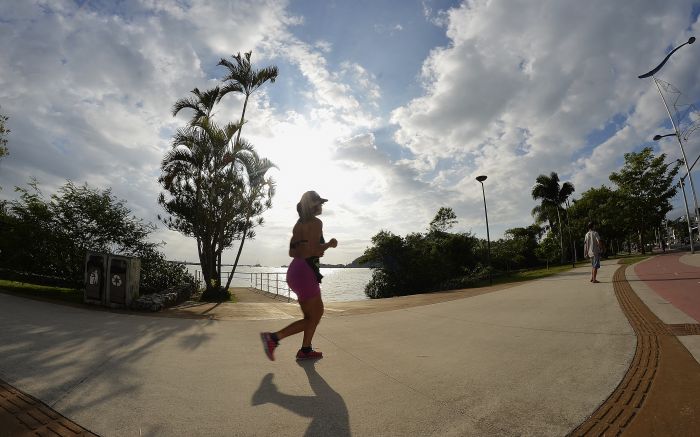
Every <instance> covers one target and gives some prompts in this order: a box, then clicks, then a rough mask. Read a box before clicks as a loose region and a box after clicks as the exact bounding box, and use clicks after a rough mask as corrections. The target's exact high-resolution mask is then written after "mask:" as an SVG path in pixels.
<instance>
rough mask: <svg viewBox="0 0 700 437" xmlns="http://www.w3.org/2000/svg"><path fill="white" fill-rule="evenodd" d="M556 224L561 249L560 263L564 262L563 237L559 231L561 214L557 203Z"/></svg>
mask: <svg viewBox="0 0 700 437" xmlns="http://www.w3.org/2000/svg"><path fill="white" fill-rule="evenodd" d="M556 208H557V224H558V225H559V247H560V249H561V264H564V237H562V232H561V228H562V226H561V215H560V214H559V205H557V207H556Z"/></svg>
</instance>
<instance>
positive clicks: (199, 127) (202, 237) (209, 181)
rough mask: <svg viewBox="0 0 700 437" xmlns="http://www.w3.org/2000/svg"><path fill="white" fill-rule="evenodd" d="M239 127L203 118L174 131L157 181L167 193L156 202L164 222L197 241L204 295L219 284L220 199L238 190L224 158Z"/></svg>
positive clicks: (222, 211) (222, 218)
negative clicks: (171, 142) (204, 283)
mask: <svg viewBox="0 0 700 437" xmlns="http://www.w3.org/2000/svg"><path fill="white" fill-rule="evenodd" d="M238 129H239V126H238V124H236V123H229V124H227V125H225V126H223V127H220V126H218V125H216V124H215V123H213V122H211V121H210V120H209V118H208V117H204V118H202V119H200V120H198V121H196V122H194V123H192V124H190V125H189V126H187V127H185V128H182V129H180V130H178V132H177V134H176V135H175V136H174V138H173V144H172V147H173V148H172V150H171V151H170V152H169V153H168V154H166V156H165V157H164V159H163V161H162V163H161V170H162V174H161V177H160V179H159V180H160V182H161V184H162V185H163V187H164V188H165V189H166V190H167V191H168V192H169V193H170V195H171V198H170V199H168V200H166V199H165V196H164V194H163V193H161V195H160V197H159V203H160V204H161V205H162V206H163V207H164V208H165V210H166V211H167V212H168V213H169V214H170V215H171V217H170V218H169V220H167V221H165V220H164V221H165V222H166V224H167V225H168V226H169V227H170V228H171V229H176V230H179V231H181V232H183V233H185V234H187V235H194V236H195V237H196V239H197V251H198V255H199V258H200V263H201V265H202V275H203V277H204V279H205V281H206V286H207V290H208V291H210V290H212V289H218V287H219V285H220V274H221V266H220V263H219V264H218V265H217V255H219V254H220V253H221V251H222V250H223V248H224V247H225V243H226V242H225V241H224V240H223V239H222V235H223V232H221V231H220V229H221V228H222V227H224V226H225V225H226V223H227V222H228V221H229V217H228V214H230V212H229V211H225V209H224V206H225V205H224V201H223V199H225V198H226V197H227V195H228V192H229V191H230V190H235V189H236V187H237V181H236V180H233V179H230V178H228V176H229V174H230V172H228V171H227V166H229V165H231V161H229V160H227V158H226V157H227V155H228V154H229V153H230V148H231V147H230V145H231V144H232V142H233V139H234V138H235V136H236V133H237V132H238ZM173 216H174V217H175V220H173V218H172V217H173Z"/></svg>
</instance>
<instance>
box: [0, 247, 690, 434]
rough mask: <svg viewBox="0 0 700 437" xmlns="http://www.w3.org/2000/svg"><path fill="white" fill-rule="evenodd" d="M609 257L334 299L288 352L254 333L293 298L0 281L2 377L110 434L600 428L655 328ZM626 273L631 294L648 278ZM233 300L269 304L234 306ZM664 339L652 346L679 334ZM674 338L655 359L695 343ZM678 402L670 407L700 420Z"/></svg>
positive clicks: (290, 312) (275, 324)
mask: <svg viewBox="0 0 700 437" xmlns="http://www.w3.org/2000/svg"><path fill="white" fill-rule="evenodd" d="M692 260H693V261H695V258H693V259H692ZM617 268H618V266H617V265H614V264H612V263H604V265H603V267H602V268H601V271H600V273H599V279H600V280H601V281H602V283H600V284H591V283H590V282H588V281H587V277H588V274H589V273H588V269H587V268H578V269H575V270H573V271H570V272H567V273H564V274H561V275H557V276H554V277H550V278H546V279H543V280H539V281H532V282H527V283H523V284H519V285H512V286H510V287H508V288H502V289H491V290H484V289H481V290H469V291H463V292H450V293H438V294H434V295H422V296H411V297H406V298H397V299H386V300H381V301H371V302H367V303H338V304H328V305H327V312H326V315H327V317H324V320H323V321H322V323H321V325H320V326H319V329H318V331H317V336H316V341H315V344H314V346H316V347H317V348H318V349H320V350H323V351H324V354H325V355H326V358H324V359H323V360H321V361H319V362H317V363H304V364H303V365H299V364H297V363H296V362H295V361H294V359H293V357H294V354H295V352H296V349H297V348H298V343H299V342H300V341H301V339H300V338H292V339H288V340H285V341H283V344H282V345H281V346H280V348H279V349H278V350H277V357H278V358H277V361H275V362H270V361H267V360H266V359H265V358H264V355H263V353H262V351H261V347H260V344H259V339H258V332H260V331H263V330H275V329H279V328H281V327H282V326H284V325H285V324H286V323H288V322H289V321H290V319H292V318H293V317H296V316H297V315H298V310H297V309H296V305H295V304H287V303H284V302H273V303H259V302H249V303H246V302H243V301H242V300H241V303H240V304H232V305H219V306H212V307H209V308H201V307H200V308H197V309H195V307H190V308H189V309H187V308H180V309H178V310H175V311H174V312H173V313H171V314H170V315H173V316H178V317H162V316H142V315H129V314H119V313H109V312H95V311H89V310H84V309H81V308H74V307H68V306H59V305H52V304H48V303H43V302H36V301H27V300H24V299H21V298H17V297H14V296H10V295H5V294H0V357H3V358H2V359H0V379H3V380H5V381H6V382H8V383H10V384H12V385H13V386H14V387H18V388H20V389H22V390H24V391H25V392H27V393H31V394H32V395H33V396H36V397H37V398H38V399H41V400H42V401H43V402H45V403H46V404H47V405H48V406H50V407H52V408H54V409H55V410H57V411H59V412H60V413H61V414H63V415H65V416H66V417H70V418H71V419H73V420H75V421H76V422H77V423H79V424H81V425H83V426H84V427H85V428H87V429H89V430H91V431H93V432H95V433H97V434H100V435H106V436H109V435H115V436H121V435H251V436H252V435H312V436H315V435H319V436H320V435H334V436H343V435H356V436H364V435H387V436H389V435H391V436H393V435H396V436H403V435H455V436H456V435H499V436H509V435H513V436H515V435H537V436H549V435H552V436H555V435H566V434H568V433H571V432H572V431H573V430H579V429H580V428H581V426H583V425H584V424H586V423H589V422H591V419H596V421H594V422H592V425H591V427H598V428H595V429H603V428H602V427H603V426H607V425H606V424H607V421H608V419H607V416H606V415H605V414H603V413H600V414H599V415H597V416H596V415H595V414H594V412H597V411H598V410H599V408H598V407H600V406H601V404H603V405H605V402H606V400H608V399H609V398H612V397H611V393H614V392H617V391H619V390H620V389H621V388H622V387H623V386H624V382H625V381H627V380H628V377H629V378H630V379H629V380H630V381H631V380H633V379H632V376H634V375H632V376H630V372H629V370H630V369H632V368H635V369H636V368H641V367H644V365H647V367H648V363H649V359H648V358H647V359H646V361H644V362H642V361H641V358H643V356H641V355H640V353H641V352H644V351H647V350H648V351H653V350H654V346H653V345H652V346H649V347H646V346H643V345H644V344H646V343H643V342H640V341H641V340H640V339H643V338H651V339H654V338H657V337H654V336H651V337H650V336H648V335H647V336H643V335H640V333H639V332H637V328H636V327H635V328H634V329H633V327H634V326H637V325H636V324H635V323H636V322H635V323H633V325H630V322H629V321H628V317H629V313H630V310H629V309H625V305H622V306H621V304H620V303H619V302H621V301H620V299H621V296H624V293H621V292H619V290H618V288H619V287H618V285H619V284H621V283H623V282H624V283H625V284H626V281H624V277H623V278H622V280H619V279H618V280H616V282H615V283H613V275H614V274H615V272H616V271H617ZM630 270H632V269H631V268H628V269H627V271H628V272H629V271H630ZM699 270H700V269H699ZM642 273H643V272H642ZM658 282H662V281H658ZM667 282H668V281H667ZM630 284H631V285H632V286H633V287H634V292H635V293H636V294H639V293H640V292H639V291H638V290H637V288H639V286H643V285H645V284H647V282H643V281H641V280H639V281H637V280H634V279H633V280H632V281H631V282H630ZM645 291H646V292H647V295H646V298H647V300H650V299H651V300H653V299H655V297H654V294H652V293H655V291H653V290H645ZM635 293H630V294H631V295H635V296H636V294H635ZM642 294H643V293H642ZM430 296H433V297H432V299H431V297H430ZM382 302H384V303H382ZM659 305H661V304H659ZM237 306H238V307H239V308H242V307H244V306H250V308H255V307H257V306H260V307H269V308H272V310H263V309H260V308H258V309H257V310H255V311H252V310H251V312H250V313H249V315H248V316H245V315H243V316H241V315H240V314H239V315H238V316H237V315H236V314H235V311H238V310H233V309H231V308H230V307H237ZM628 306H629V305H628ZM666 306H668V305H666ZM630 308H633V309H634V308H636V307H634V305H633V304H632V306H631V307H630ZM295 311H297V312H295ZM178 312H179V313H180V314H177V313H178ZM632 312H634V311H632ZM650 314H651V313H650ZM181 316H187V317H190V318H182V317H181ZM650 317H651V316H649V317H648V318H650ZM641 320H642V321H644V320H646V319H644V318H643V317H642V319H641ZM659 323H660V322H659ZM665 323H669V322H665ZM652 324H653V322H652ZM657 324H658V323H657ZM664 332H666V331H664ZM684 337H692V336H684ZM665 338H666V337H664V339H663V340H662V341H661V342H660V343H659V344H661V346H657V349H658V350H661V348H664V347H665V346H664V344H666V343H667V342H668V341H671V340H674V339H675V337H673V336H671V337H668V338H669V339H670V340H668V341H667V340H665ZM645 341H646V340H645ZM652 343H653V341H652ZM657 343H658V342H657ZM671 349H672V350H671ZM671 349H668V348H666V349H663V351H666V352H663V353H659V354H660V356H662V357H663V356H666V357H669V356H673V357H674V360H675V357H676V356H681V357H682V355H683V353H685V354H686V355H688V356H690V355H689V354H688V353H687V351H686V352H684V351H685V349H683V348H681V349H682V350H680V351H678V350H676V349H673V348H671ZM668 350H671V352H668ZM640 351H641V352H640ZM671 353H675V354H676V355H669V354H671ZM638 357H641V358H638ZM672 361H673V360H672ZM635 363H636V364H635ZM640 363H642V364H640ZM645 363H646V364H645ZM686 364H687V363H686ZM635 366H636V367H635ZM640 366H641V367H640ZM693 366H699V365H698V363H697V362H696V361H694V360H692V358H691V363H690V364H687V369H686V371H687V372H690V374H691V375H692V374H693V372H696V370H697V369H696V367H693ZM659 369H660V370H659V371H658V375H659V377H658V378H659V379H657V381H662V382H661V383H656V382H654V383H653V384H652V380H651V379H650V378H649V377H647V376H644V377H642V378H641V379H639V381H640V384H638V385H640V386H641V382H642V381H647V382H648V383H649V385H648V386H647V387H646V389H647V391H646V392H645V391H644V386H641V387H642V391H641V392H638V393H639V396H638V397H637V398H635V399H638V400H639V399H641V400H639V401H635V403H637V402H639V406H637V407H635V408H636V409H635V410H634V411H633V413H636V417H642V416H644V415H643V414H642V413H643V412H644V410H643V408H644V406H643V404H644V405H650V404H652V403H653V402H660V401H658V398H659V396H657V395H655V394H654V393H656V394H659V393H661V394H663V390H660V389H654V387H662V386H663V385H664V384H665V381H666V380H665V379H662V378H665V376H664V375H666V373H665V370H664V369H663V368H662V367H659ZM696 373H698V374H700V372H696ZM655 374H656V373H655ZM644 378H646V379H644ZM621 382H622V383H621ZM686 382H687V383H689V384H691V385H694V384H696V382H695V380H692V379H686ZM688 391H692V390H688ZM622 393H623V394H624V393H626V392H625V390H623V391H622ZM652 395H653V396H652ZM620 398H623V397H622V395H621V396H620ZM644 399H649V400H648V401H646V403H644ZM661 399H662V400H663V396H662V398H661ZM697 400H700V399H696V401H697ZM696 404H697V402H696ZM654 405H655V404H654ZM0 407H2V404H0ZM620 408H621V407H620ZM683 408H684V410H683V411H681V412H680V413H679V412H676V413H675V414H676V415H678V414H685V415H686V416H687V415H690V417H691V419H692V418H694V417H700V413H698V414H697V415H696V411H694V410H692V407H688V406H687V404H683ZM687 408H691V410H687ZM0 410H2V408H0ZM621 411H622V410H621ZM626 411H628V413H626V414H628V416H629V417H630V420H631V418H632V417H635V414H629V411H630V410H629V408H628V409H627V410H626ZM668 415H670V416H672V417H671V419H673V418H674V417H675V416H673V412H669V413H668ZM594 416H595V417H594ZM625 417H627V416H625ZM644 417H646V416H644ZM600 418H602V419H600ZM644 420H646V419H643V418H640V419H639V420H635V421H632V422H631V423H632V424H635V423H644ZM678 423H688V422H687V421H686V422H682V421H680V422H678ZM691 423H692V421H691ZM0 424H1V423H0ZM621 426H622V428H621V429H623V430H624V429H631V428H629V427H630V426H632V425H630V423H626V424H624V423H623V424H622V425H621ZM654 426H657V427H658V426H659V425H658V421H657V422H654V421H653V420H652V421H651V422H649V424H646V427H645V428H644V429H645V430H647V431H648V430H650V429H651V430H654V429H655V428H654ZM665 426H667V425H665ZM625 427H627V428H625ZM591 429H593V428H591ZM692 429H698V428H692ZM676 430H680V431H679V432H681V434H677V435H683V434H682V432H683V431H684V430H685V431H688V429H687V428H683V427H680V428H677V429H676ZM660 431H663V429H661V430H660ZM582 432H584V433H585V432H588V431H586V430H583V431H582ZM655 432H657V435H664V434H662V433H658V432H659V429H656V431H655ZM652 434H654V432H652ZM630 435H632V434H630ZM637 435H639V434H637ZM687 435H691V434H690V433H688V434H687Z"/></svg>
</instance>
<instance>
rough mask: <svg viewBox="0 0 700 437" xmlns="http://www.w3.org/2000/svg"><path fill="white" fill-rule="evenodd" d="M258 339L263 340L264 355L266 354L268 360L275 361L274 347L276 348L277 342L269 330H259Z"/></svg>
mask: <svg viewBox="0 0 700 437" xmlns="http://www.w3.org/2000/svg"><path fill="white" fill-rule="evenodd" d="M260 339H261V340H262V342H263V349H264V350H265V355H267V357H268V358H269V359H270V361H275V348H277V342H275V340H273V339H272V334H271V333H269V332H261V333H260Z"/></svg>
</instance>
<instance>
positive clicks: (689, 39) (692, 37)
mask: <svg viewBox="0 0 700 437" xmlns="http://www.w3.org/2000/svg"><path fill="white" fill-rule="evenodd" d="M694 42H695V37H694V36H691V37H690V38H688V44H692V43H694Z"/></svg>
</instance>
